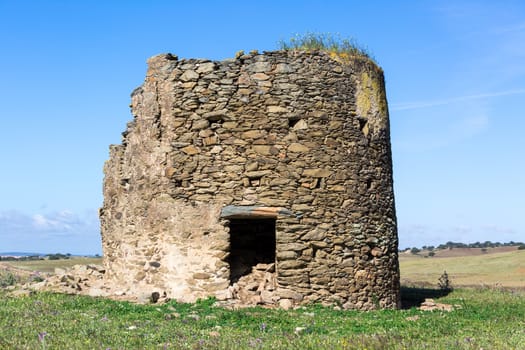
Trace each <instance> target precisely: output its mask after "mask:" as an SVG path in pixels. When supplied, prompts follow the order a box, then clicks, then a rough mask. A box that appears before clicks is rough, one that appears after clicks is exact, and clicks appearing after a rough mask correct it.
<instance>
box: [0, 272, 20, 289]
mask: <svg viewBox="0 0 525 350" xmlns="http://www.w3.org/2000/svg"><path fill="white" fill-rule="evenodd" d="M16 282H17V278H16V276H15V275H14V274H13V273H11V272H9V271H8V272H5V273H1V274H0V287H2V288H3V287H7V286H12V285H14V284H16Z"/></svg>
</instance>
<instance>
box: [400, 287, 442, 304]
mask: <svg viewBox="0 0 525 350" xmlns="http://www.w3.org/2000/svg"><path fill="white" fill-rule="evenodd" d="M450 292H451V291H450V290H443V289H437V288H423V287H401V308H402V309H410V308H411V307H414V306H416V307H417V306H419V305H421V303H422V302H424V301H425V299H436V298H440V297H444V296H446V295H448V294H449V293H450Z"/></svg>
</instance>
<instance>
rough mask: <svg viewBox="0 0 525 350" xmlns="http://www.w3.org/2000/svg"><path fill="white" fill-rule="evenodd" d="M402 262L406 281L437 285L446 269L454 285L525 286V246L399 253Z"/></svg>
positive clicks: (401, 267) (401, 266)
mask: <svg viewBox="0 0 525 350" xmlns="http://www.w3.org/2000/svg"><path fill="white" fill-rule="evenodd" d="M453 250H455V249H453ZM399 262H400V269H401V282H402V284H403V285H412V284H430V285H434V286H435V285H437V281H438V279H439V276H441V274H442V273H443V271H447V273H448V275H449V278H450V280H451V282H452V286H453V287H459V286H475V287H510V288H525V250H513V251H510V252H502V253H492V254H480V255H472V254H469V255H462V256H451V257H428V258H425V257H423V256H417V255H413V254H410V255H409V254H400V258H399Z"/></svg>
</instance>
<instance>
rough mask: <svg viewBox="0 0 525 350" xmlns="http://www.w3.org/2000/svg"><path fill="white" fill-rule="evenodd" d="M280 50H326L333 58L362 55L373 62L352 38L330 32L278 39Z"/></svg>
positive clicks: (344, 58)
mask: <svg viewBox="0 0 525 350" xmlns="http://www.w3.org/2000/svg"><path fill="white" fill-rule="evenodd" d="M279 47H280V49H281V50H301V51H326V52H328V53H329V54H330V55H331V56H332V57H333V58H340V59H343V60H347V59H349V58H352V57H363V58H367V59H370V60H371V61H373V62H375V60H374V58H373V57H372V56H371V54H370V53H369V51H368V50H367V49H366V48H365V47H363V46H361V45H359V44H358V43H357V41H356V40H355V39H354V38H342V37H341V36H340V35H338V34H335V35H334V34H331V33H310V32H308V33H305V34H296V35H295V36H293V37H292V38H290V39H289V40H288V41H285V40H281V41H279Z"/></svg>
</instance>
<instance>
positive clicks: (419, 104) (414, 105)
mask: <svg viewBox="0 0 525 350" xmlns="http://www.w3.org/2000/svg"><path fill="white" fill-rule="evenodd" d="M523 94H525V89H513V90H506V91H497V92H489V93H483V94H476V95H466V96H459V97H451V98H448V99H441V100H431V101H415V102H404V103H393V104H391V105H390V110H391V111H405V110H413V109H422V108H430V107H436V106H444V105H450V104H454V103H460V102H465V101H472V100H483V99H489V98H493V97H500V96H510V95H523Z"/></svg>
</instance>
